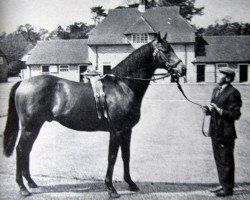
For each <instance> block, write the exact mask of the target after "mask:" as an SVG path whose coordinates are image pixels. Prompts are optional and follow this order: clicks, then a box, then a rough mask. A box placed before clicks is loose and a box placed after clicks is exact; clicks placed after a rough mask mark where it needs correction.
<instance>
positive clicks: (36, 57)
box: [26, 39, 89, 65]
mask: <svg viewBox="0 0 250 200" xmlns="http://www.w3.org/2000/svg"><path fill="white" fill-rule="evenodd" d="M29 54H30V55H29V56H28V58H27V62H26V64H27V65H32V64H84V63H89V61H88V46H87V40H86V39H78V40H77V39H74V40H50V41H40V42H38V43H37V45H36V46H35V48H34V49H32V50H31V51H30V52H29Z"/></svg>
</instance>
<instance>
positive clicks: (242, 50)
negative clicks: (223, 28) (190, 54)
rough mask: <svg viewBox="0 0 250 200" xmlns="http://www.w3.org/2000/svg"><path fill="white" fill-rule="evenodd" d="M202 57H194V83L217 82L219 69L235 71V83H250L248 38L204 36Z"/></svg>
mask: <svg viewBox="0 0 250 200" xmlns="http://www.w3.org/2000/svg"><path fill="white" fill-rule="evenodd" d="M204 40H205V41H206V43H205V44H204V51H203V55H199V56H197V57H196V59H195V61H194V65H195V68H196V73H195V74H196V82H206V83H211V82H212V83H214V82H217V78H216V75H217V73H218V69H219V68H220V67H226V66H227V67H230V68H232V69H234V70H235V73H236V77H235V81H234V82H237V83H246V82H249V81H250V36H249V35H248V36H206V37H204Z"/></svg>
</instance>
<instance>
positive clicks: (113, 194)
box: [108, 191, 121, 199]
mask: <svg viewBox="0 0 250 200" xmlns="http://www.w3.org/2000/svg"><path fill="white" fill-rule="evenodd" d="M108 193H109V196H110V198H111V199H117V198H119V197H120V196H121V195H119V194H118V193H117V192H112V191H109V192H108Z"/></svg>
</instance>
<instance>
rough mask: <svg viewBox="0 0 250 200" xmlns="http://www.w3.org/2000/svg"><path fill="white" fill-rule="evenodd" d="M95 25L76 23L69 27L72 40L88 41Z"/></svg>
mask: <svg viewBox="0 0 250 200" xmlns="http://www.w3.org/2000/svg"><path fill="white" fill-rule="evenodd" d="M94 27H95V26H94V25H89V26H88V25H86V24H85V23H83V22H75V23H74V24H72V25H69V26H67V29H66V30H67V31H68V32H69V34H70V39H87V38H88V32H89V31H90V30H91V29H92V28H94Z"/></svg>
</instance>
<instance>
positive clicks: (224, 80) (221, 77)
mask: <svg viewBox="0 0 250 200" xmlns="http://www.w3.org/2000/svg"><path fill="white" fill-rule="evenodd" d="M217 80H218V84H219V85H223V84H225V83H227V82H228V77H227V75H226V74H223V73H221V72H218V73H217Z"/></svg>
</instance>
